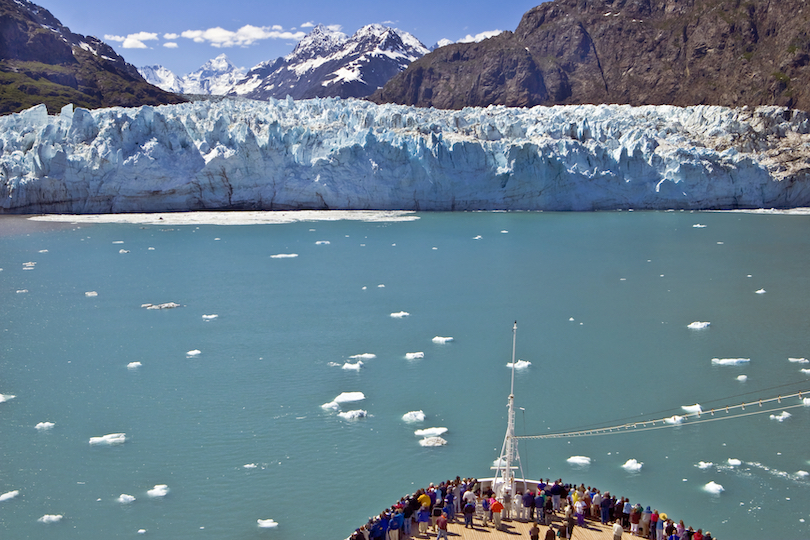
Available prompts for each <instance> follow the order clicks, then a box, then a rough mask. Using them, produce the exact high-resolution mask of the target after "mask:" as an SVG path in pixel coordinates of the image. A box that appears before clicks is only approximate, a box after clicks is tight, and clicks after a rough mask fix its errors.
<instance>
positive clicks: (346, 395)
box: [333, 392, 366, 403]
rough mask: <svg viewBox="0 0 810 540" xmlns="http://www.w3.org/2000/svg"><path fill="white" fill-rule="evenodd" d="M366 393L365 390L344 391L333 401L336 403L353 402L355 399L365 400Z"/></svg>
mask: <svg viewBox="0 0 810 540" xmlns="http://www.w3.org/2000/svg"><path fill="white" fill-rule="evenodd" d="M364 399H366V395H365V394H363V392H342V393H341V394H339V395H338V396H337V397H336V398H335V399H334V400H333V401H334V402H335V403H351V402H353V401H363V400H364Z"/></svg>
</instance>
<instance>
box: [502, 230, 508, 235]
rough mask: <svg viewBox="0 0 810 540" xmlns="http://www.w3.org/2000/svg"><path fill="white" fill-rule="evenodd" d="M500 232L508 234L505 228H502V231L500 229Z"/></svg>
mask: <svg viewBox="0 0 810 540" xmlns="http://www.w3.org/2000/svg"><path fill="white" fill-rule="evenodd" d="M501 234H509V231H507V230H506V229H504V230H502V231H501Z"/></svg>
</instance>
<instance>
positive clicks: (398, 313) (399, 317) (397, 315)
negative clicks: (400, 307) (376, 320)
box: [391, 311, 410, 319]
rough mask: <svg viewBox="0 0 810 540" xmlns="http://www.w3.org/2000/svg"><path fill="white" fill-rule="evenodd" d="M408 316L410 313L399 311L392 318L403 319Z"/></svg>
mask: <svg viewBox="0 0 810 540" xmlns="http://www.w3.org/2000/svg"><path fill="white" fill-rule="evenodd" d="M408 315H410V313H408V312H407V311H397V312H396V313H392V314H391V317H393V318H394V319H401V318H403V317H407V316H408Z"/></svg>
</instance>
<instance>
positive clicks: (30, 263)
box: [23, 261, 37, 270]
mask: <svg viewBox="0 0 810 540" xmlns="http://www.w3.org/2000/svg"><path fill="white" fill-rule="evenodd" d="M36 265H37V263H35V262H34V261H28V262H24V263H23V270H26V269H28V268H33V267H35V266H36Z"/></svg>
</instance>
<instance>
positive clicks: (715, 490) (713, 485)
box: [703, 480, 725, 495]
mask: <svg viewBox="0 0 810 540" xmlns="http://www.w3.org/2000/svg"><path fill="white" fill-rule="evenodd" d="M703 490H704V491H708V492H709V493H711V494H712V495H720V494H721V493H722V492H723V491H725V489H724V488H723V486H721V485H720V484H718V483H717V482H715V481H714V480H712V481H711V482H709V483H708V484H706V485H705V486H703Z"/></svg>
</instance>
